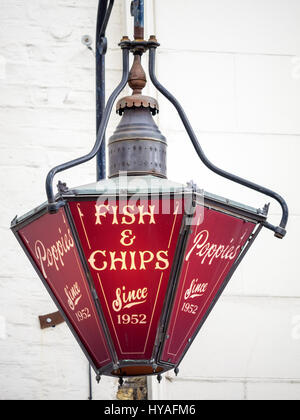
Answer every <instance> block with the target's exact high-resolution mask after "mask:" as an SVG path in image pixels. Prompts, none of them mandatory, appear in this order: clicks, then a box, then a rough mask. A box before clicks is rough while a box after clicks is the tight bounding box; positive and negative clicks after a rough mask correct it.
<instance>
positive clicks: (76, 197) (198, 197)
mask: <svg viewBox="0 0 300 420" xmlns="http://www.w3.org/2000/svg"><path fill="white" fill-rule="evenodd" d="M164 182H165V181H164V180H162V189H161V191H160V192H157V193H155V192H154V193H153V192H151V191H148V192H147V191H143V192H141V193H138V192H137V191H127V192H124V191H122V190H121V189H120V190H119V191H117V192H116V193H115V192H114V193H112V191H107V190H106V189H105V181H101V182H100V184H99V183H96V184H94V186H93V185H92V186H91V188H90V189H84V187H83V188H78V189H76V188H75V189H73V190H69V191H65V192H61V193H60V194H59V195H58V196H57V197H56V199H57V203H61V202H62V201H63V202H64V206H63V210H64V211H65V215H66V218H67V221H68V223H69V226H70V228H71V232H72V235H73V237H74V240H75V244H76V250H77V251H78V254H79V256H80V261H81V264H82V267H83V270H84V273H85V277H86V280H87V283H88V286H89V290H90V296H92V298H93V301H94V304H95V307H96V308H97V314H98V317H99V319H100V322H101V325H102V327H104V328H103V329H104V334H105V340H106V342H107V343H108V347H109V349H110V352H111V357H112V361H113V362H112V363H110V364H108V365H106V366H103V367H102V368H101V369H99V368H97V366H96V364H95V362H94V361H93V359H92V358H91V356H90V354H89V352H88V351H87V349H86V347H85V346H84V345H83V343H82V341H81V340H80V337H79V335H78V333H77V332H76V330H75V328H74V326H73V325H72V323H71V322H70V320H69V318H68V316H67V315H66V313H65V312H64V310H63V308H62V307H61V305H60V303H59V301H58V299H57V297H56V296H55V294H54V293H53V291H52V289H51V288H50V287H49V285H48V283H47V281H45V278H44V277H43V275H42V273H41V270H40V269H39V267H38V266H37V264H36V262H35V260H34V258H33V257H32V255H31V253H30V252H29V250H28V248H27V247H26V245H25V244H24V242H23V241H22V239H21V238H20V236H19V231H20V230H21V229H23V228H24V227H26V226H28V225H30V224H31V223H32V222H34V221H35V220H37V219H39V218H41V217H42V216H44V215H46V214H49V208H48V203H44V204H43V205H42V206H40V207H39V208H37V209H35V210H33V211H32V212H30V213H28V214H27V215H25V216H23V217H22V218H19V219H17V218H16V219H14V221H13V222H12V230H13V232H14V234H15V236H16V238H17V240H18V242H19V243H20V245H21V247H22V248H23V250H24V252H25V254H26V255H27V257H28V258H29V260H30V261H31V263H32V265H33V267H34V269H35V271H36V272H37V274H38V276H39V277H40V279H41V281H42V283H43V284H44V286H45V287H46V289H47V291H48V293H49V294H50V296H51V298H52V300H53V302H54V303H55V305H56V306H57V308H58V310H59V311H60V312H61V314H62V316H63V318H64V320H65V321H66V323H67V325H68V327H69V328H70V330H71V331H72V333H73V335H74V337H75V339H76V340H77V342H78V344H79V345H80V347H81V349H82V350H83V352H84V354H85V356H86V357H87V359H88V360H89V363H90V364H91V366H92V367H93V369H94V371H95V372H96V374H97V378H100V377H101V376H102V375H108V376H117V377H120V378H123V377H127V376H144V375H145V374H146V375H157V376H158V379H159V380H160V379H161V374H162V373H165V372H166V371H168V370H171V369H174V371H175V372H176V373H178V367H179V365H180V363H181V361H182V359H183V358H184V356H185V354H186V352H187V351H188V349H189V348H190V346H191V345H192V343H193V341H194V339H195V338H196V336H197V334H198V332H199V331H200V329H201V328H202V326H203V324H204V322H205V321H206V319H207V317H208V315H209V314H210V312H211V311H212V309H213V308H214V306H215V304H216V303H217V301H218V299H219V298H220V296H221V295H222V293H223V291H224V289H225V287H226V286H227V284H228V282H229V280H230V279H231V277H232V275H233V274H234V272H235V271H236V269H237V267H238V266H239V264H240V263H241V261H242V260H243V258H244V256H245V255H246V253H247V252H248V251H249V249H250V247H251V246H252V244H253V242H254V240H255V239H256V238H257V235H258V234H259V232H260V231H261V229H262V228H263V226H264V224H265V222H266V218H267V213H268V206H265V207H264V209H263V210H256V209H254V208H250V207H247V206H244V205H242V204H239V203H236V202H233V201H230V200H227V199H223V198H222V197H218V196H215V195H212V194H209V193H207V192H203V191H200V190H197V189H196V188H195V186H189V187H184V186H182V187H175V188H174V189H173V190H172V189H171V190H170V189H169V190H168V192H167V191H165V192H164V191H163V190H164ZM101 183H103V186H102V189H103V191H99V185H101ZM94 187H95V189H94ZM93 189H94V191H93ZM96 189H97V190H96ZM101 192H102V193H104V192H105V197H107V198H110V197H111V198H114V199H115V198H118V199H121V198H123V199H126V200H130V199H131V198H132V197H134V198H135V199H136V198H137V196H138V198H139V199H146V200H150V199H151V200H153V198H158V199H161V200H163V199H164V197H167V198H171V199H176V198H182V197H184V199H185V200H186V202H187V203H188V205H187V209H189V208H190V211H189V210H187V211H185V213H184V215H183V219H182V226H181V229H180V234H179V237H178V241H177V245H176V251H175V256H174V259H173V264H172V269H171V274H170V277H169V280H168V288H167V292H166V296H165V299H164V305H163V309H162V312H161V316H160V321H159V325H158V328H157V335H156V341H155V346H154V348H153V353H152V357H151V359H148V360H126V359H124V360H119V359H118V357H117V354H116V351H115V349H114V344H113V341H112V337H111V334H110V332H109V328H108V326H107V321H106V319H105V316H104V314H103V310H102V308H101V306H100V304H99V299H98V297H97V293H96V290H95V285H94V282H93V280H92V275H91V271H90V268H89V266H88V264H87V261H86V257H85V255H84V251H83V249H82V245H81V241H80V238H79V236H78V231H77V229H76V226H75V223H74V219H73V217H72V214H71V211H70V207H69V203H71V202H72V201H82V202H84V201H96V200H97V199H98V198H99V194H100V193H101ZM197 204H199V205H201V206H203V207H205V208H208V209H212V210H215V211H217V212H220V213H223V214H226V215H231V216H234V217H236V218H238V219H241V220H244V221H251V222H253V223H254V224H255V225H256V227H255V229H254V231H253V233H252V234H251V235H250V237H249V239H248V240H247V242H246V244H245V246H244V247H243V248H242V250H241V252H240V253H239V256H238V258H237V259H236V261H235V262H234V264H233V265H232V267H231V269H230V271H229V272H228V274H227V276H226V278H225V279H224V281H223V282H222V284H221V286H220V288H219V289H218V292H217V294H216V296H215V297H214V299H213V300H212V302H211V303H210V306H209V308H208V310H207V311H206V312H205V315H204V316H203V317H202V319H201V323H200V324H199V325H198V327H197V330H196V332H195V333H194V334H193V335H192V336H191V337H189V340H188V341H187V343H186V345H185V347H184V351H183V352H182V355H181V357H180V361H179V363H176V364H172V363H168V362H164V361H162V360H161V356H162V350H163V346H164V344H165V342H166V340H167V337H166V335H167V327H168V325H169V322H170V316H171V314H172V307H173V303H174V297H175V294H176V291H177V288H178V281H179V278H180V275H181V272H182V264H183V257H184V254H185V251H186V247H187V241H188V238H189V236H190V235H191V231H192V228H193V226H191V225H190V223H188V219H189V218H191V217H192V215H193V208H194V207H195V206H196V205H197ZM61 210H62V208H61ZM128 366H129V367H131V368H132V367H133V366H135V367H137V370H136V371H134V374H131V371H130V372H127V371H126V368H128ZM139 366H142V367H143V372H142V373H139V369H138V367H139ZM145 367H147V370H146V371H145V369H144V368H145Z"/></svg>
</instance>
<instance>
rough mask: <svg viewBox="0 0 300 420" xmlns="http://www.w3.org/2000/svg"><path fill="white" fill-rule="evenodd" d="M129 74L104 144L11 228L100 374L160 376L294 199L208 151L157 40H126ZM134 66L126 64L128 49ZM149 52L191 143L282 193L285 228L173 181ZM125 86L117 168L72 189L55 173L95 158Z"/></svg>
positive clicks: (115, 141)
mask: <svg viewBox="0 0 300 420" xmlns="http://www.w3.org/2000/svg"><path fill="white" fill-rule="evenodd" d="M120 45H121V48H122V52H123V76H122V80H121V83H120V84H119V86H118V87H117V88H116V89H115V91H114V92H113V94H112V96H111V97H110V98H109V100H108V102H107V106H106V108H105V110H104V113H103V116H102V119H101V124H100V128H99V130H98V135H97V141H96V144H95V147H94V148H93V150H92V151H91V152H90V153H89V154H88V155H86V156H84V157H82V158H79V159H76V160H74V161H71V162H68V163H66V164H63V165H60V166H57V167H56V168H54V169H52V170H51V171H50V173H49V175H48V177H47V181H46V191H47V198H48V201H47V202H46V203H45V204H43V205H41V206H40V207H38V208H36V209H35V210H33V211H32V212H30V213H28V214H27V215H25V216H23V217H19V218H17V217H16V218H15V219H14V220H13V222H12V229H13V231H14V233H15V235H16V237H17V239H18V241H19V243H20V244H21V246H22V248H23V249H24V251H25V253H26V255H27V256H28V258H29V259H30V261H31V263H32V265H33V267H34V268H35V270H36V272H37V274H38V275H39V277H40V279H41V280H42V282H43V284H44V285H45V287H46V289H47V290H48V292H49V294H50V296H51V297H52V299H53V301H54V302H55V304H56V305H57V308H58V310H59V311H60V313H61V315H62V316H63V318H64V320H65V321H66V323H67V324H68V326H69V328H70V330H71V331H72V333H73V335H74V336H75V338H76V339H77V341H78V343H79V345H80V346H81V348H82V350H83V352H84V353H85V355H86V356H87V358H88V360H89V362H90V364H91V365H92V366H93V368H94V370H95V372H96V373H97V375H98V377H100V376H101V375H110V376H117V377H120V378H123V377H127V376H139V375H157V376H158V379H159V380H160V379H161V374H162V373H164V372H166V371H168V370H170V369H174V370H175V372H176V373H178V366H179V365H180V363H181V361H182V359H183V357H184V356H185V354H186V352H187V351H188V349H189V347H190V346H191V344H192V342H193V340H194V339H195V337H196V335H197V334H198V332H199V330H200V329H201V327H202V325H203V324H204V322H205V321H206V319H207V317H208V315H209V313H210V312H211V310H212V308H213V307H214V305H215V304H216V302H217V300H218V298H219V297H220V295H221V294H222V292H223V290H224V288H225V287H226V285H227V283H228V281H229V280H230V278H231V276H232V275H233V273H234V271H235V270H236V268H237V267H238V265H239V264H240V262H241V261H242V259H243V257H244V256H245V254H246V253H247V251H248V249H249V248H250V246H251V245H252V244H253V241H254V239H255V238H256V237H257V235H258V233H259V232H260V230H261V229H262V227H264V226H265V227H267V228H269V229H271V230H273V231H274V232H275V236H277V237H280V238H282V237H283V236H284V234H285V226H286V223H287V217H288V216H287V213H288V210H287V206H286V204H285V202H284V200H283V199H282V198H281V197H280V196H279V195H278V194H276V193H273V192H272V191H270V190H268V189H266V188H264V187H261V186H258V185H256V184H253V183H251V182H249V181H246V180H244V179H242V178H239V177H236V176H234V175H232V174H229V173H227V172H225V171H223V170H221V169H218V168H217V167H215V166H214V165H213V164H212V163H211V162H210V161H208V159H207V158H206V156H205V155H204V153H203V151H202V149H201V147H200V145H199V143H198V141H197V139H196V137H195V135H194V132H193V130H192V129H191V127H190V125H189V122H188V120H187V118H186V116H185V114H184V112H183V110H182V108H181V107H180V105H179V104H178V102H177V101H176V99H175V98H174V97H173V96H172V95H171V94H170V93H169V92H168V91H166V90H165V88H164V87H163V86H162V85H161V84H160V83H159V82H158V81H157V79H156V76H155V73H154V68H155V51H156V49H157V47H158V46H159V44H158V43H157V41H156V39H155V38H154V37H151V38H150V40H149V41H144V40H143V37H142V39H141V38H137V37H136V39H135V40H134V41H130V40H129V39H128V38H123V40H122V41H121V44H120ZM130 51H131V52H133V54H134V62H133V66H132V69H131V71H130V72H129V64H128V63H129V52H130ZM146 51H149V52H150V57H149V58H150V59H149V74H150V77H151V80H152V82H153V83H154V85H155V86H156V87H157V88H158V89H159V90H160V91H161V92H162V93H163V94H164V95H165V96H166V97H167V98H168V99H169V100H170V101H171V102H172V103H173V104H174V105H175V107H176V109H177V111H178V112H179V115H180V117H181V119H182V121H183V123H184V125H185V128H186V129H187V132H188V134H189V137H190V139H191V140H192V143H193V145H194V147H195V149H196V151H197V153H198V155H199V157H200V158H201V160H202V161H203V162H204V163H205V164H206V166H208V167H209V168H210V169H211V170H213V171H214V172H216V173H218V174H219V175H222V176H224V177H226V178H228V179H230V180H232V181H235V182H238V183H240V184H242V185H244V186H247V187H250V188H252V189H255V190H257V191H260V192H262V193H264V194H266V195H268V196H271V197H272V198H274V199H276V200H277V201H278V202H279V203H280V204H281V206H282V210H283V217H282V220H281V223H280V226H278V227H275V226H273V225H271V224H270V223H269V222H267V212H268V206H264V207H263V209H262V210H257V209H254V208H251V207H249V206H245V205H243V204H239V203H237V202H233V201H231V200H228V199H225V198H222V197H219V196H216V195H214V194H210V193H207V192H205V191H202V190H199V189H198V188H197V187H196V186H195V185H194V184H193V183H190V184H186V185H183V184H178V183H174V182H172V181H169V180H168V179H167V177H166V150H167V140H166V138H165V137H164V136H163V135H162V133H161V132H160V131H159V129H158V127H157V125H156V124H155V122H154V119H153V116H154V115H155V114H156V113H157V112H158V103H157V101H156V100H155V99H153V98H150V97H147V96H143V95H142V89H143V88H144V86H145V84H146V77H145V73H144V71H143V69H142V66H141V56H142V55H143V53H145V52H146ZM127 82H128V83H129V86H130V87H131V88H132V90H133V94H132V95H131V96H127V97H125V98H122V99H120V100H119V101H118V103H117V112H118V113H119V114H120V115H121V116H122V118H121V121H120V124H119V125H118V127H117V129H116V131H115V133H114V134H113V136H112V137H111V138H110V139H109V143H108V156H109V176H108V179H103V180H100V181H98V182H96V183H94V184H90V185H86V186H82V187H78V188H71V189H68V188H67V186H66V185H65V184H62V183H61V182H60V183H59V185H58V187H59V188H58V194H57V195H54V193H53V187H52V184H53V178H54V176H55V175H56V174H57V173H58V172H61V171H64V170H66V169H68V168H71V167H74V166H76V165H79V164H81V163H84V162H86V161H88V160H90V159H92V158H93V157H94V156H95V155H96V154H97V153H98V152H99V149H100V147H101V144H102V142H103V138H104V135H105V130H106V127H107V123H108V119H109V116H110V113H111V110H112V107H113V104H114V102H115V101H116V99H117V97H118V95H119V94H120V92H121V91H122V90H123V88H124V87H125V86H126V84H127Z"/></svg>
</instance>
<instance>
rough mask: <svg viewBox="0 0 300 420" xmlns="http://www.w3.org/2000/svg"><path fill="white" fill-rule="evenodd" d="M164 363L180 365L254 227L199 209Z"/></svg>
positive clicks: (190, 238)
mask: <svg viewBox="0 0 300 420" xmlns="http://www.w3.org/2000/svg"><path fill="white" fill-rule="evenodd" d="M197 214H200V215H202V218H201V219H202V220H199V223H198V224H197V226H193V228H192V234H191V235H190V237H189V239H188V244H187V248H186V252H185V255H184V262H183V266H182V270H181V274H180V278H179V282H178V287H177V291H176V297H175V299H174V306H173V310H172V314H171V317H170V322H169V326H168V329H167V339H166V342H165V344H164V348H163V351H162V357H161V360H163V361H165V362H169V363H172V364H178V363H179V361H180V360H181V357H182V354H183V352H184V350H185V349H186V347H187V346H188V345H189V339H191V338H192V337H193V335H194V334H195V332H196V331H197V328H198V326H199V325H200V323H201V321H202V319H203V317H204V316H205V314H206V312H207V310H208V308H209V307H210V305H211V303H212V301H213V300H214V298H215V297H216V295H217V293H218V291H219V289H220V287H221V286H222V284H223V282H224V280H225V279H226V276H227V274H228V272H229V270H230V269H231V267H232V265H233V264H234V262H235V261H236V259H237V258H238V256H239V254H240V252H241V250H242V248H243V246H244V245H245V243H246V242H247V240H248V238H249V236H250V235H251V233H252V231H253V229H254V227H255V224H254V223H250V222H245V221H244V220H241V219H239V218H236V217H233V216H230V215H228V214H224V213H221V212H218V211H215V210H213V209H207V208H202V207H201V206H199V205H198V206H197Z"/></svg>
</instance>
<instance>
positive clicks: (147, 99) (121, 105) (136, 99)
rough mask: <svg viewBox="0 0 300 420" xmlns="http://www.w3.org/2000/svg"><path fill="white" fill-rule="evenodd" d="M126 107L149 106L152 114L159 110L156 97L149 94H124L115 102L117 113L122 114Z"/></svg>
mask: <svg viewBox="0 0 300 420" xmlns="http://www.w3.org/2000/svg"><path fill="white" fill-rule="evenodd" d="M128 108H150V111H151V113H152V115H156V114H157V113H158V112H159V105H158V102H157V100H156V99H154V98H152V97H151V96H144V95H139V94H137V95H131V96H125V98H122V99H120V100H119V101H118V102H117V113H118V114H120V115H122V114H123V112H124V111H125V109H128Z"/></svg>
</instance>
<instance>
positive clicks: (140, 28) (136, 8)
mask: <svg viewBox="0 0 300 420" xmlns="http://www.w3.org/2000/svg"><path fill="white" fill-rule="evenodd" d="M131 14H132V16H134V39H135V40H138V39H142V40H143V39H144V0H134V1H133V2H132V5H131Z"/></svg>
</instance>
